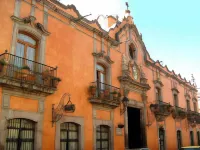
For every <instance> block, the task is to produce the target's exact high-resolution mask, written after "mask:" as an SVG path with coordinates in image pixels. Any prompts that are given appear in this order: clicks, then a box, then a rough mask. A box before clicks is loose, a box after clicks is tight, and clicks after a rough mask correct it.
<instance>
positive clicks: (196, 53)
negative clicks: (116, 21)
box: [128, 0, 200, 87]
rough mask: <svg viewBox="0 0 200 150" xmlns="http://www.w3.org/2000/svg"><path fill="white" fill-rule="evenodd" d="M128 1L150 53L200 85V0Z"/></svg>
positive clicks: (155, 58)
mask: <svg viewBox="0 0 200 150" xmlns="http://www.w3.org/2000/svg"><path fill="white" fill-rule="evenodd" d="M128 2H129V6H130V10H131V14H132V16H133V18H134V22H135V24H136V25H137V27H138V29H139V31H140V32H141V33H142V35H143V40H144V42H145V45H146V47H147V50H148V51H149V53H150V55H151V57H152V58H153V59H154V60H157V59H158V60H161V61H163V64H164V65H167V66H168V68H169V69H170V70H172V69H173V70H174V71H175V72H176V73H180V74H181V75H182V77H186V79H189V80H190V79H191V74H192V73H193V74H194V76H195V78H196V81H197V85H198V87H200V0H191V1H189V0H167V1H161V0H151V1H150V0H129V1H128Z"/></svg>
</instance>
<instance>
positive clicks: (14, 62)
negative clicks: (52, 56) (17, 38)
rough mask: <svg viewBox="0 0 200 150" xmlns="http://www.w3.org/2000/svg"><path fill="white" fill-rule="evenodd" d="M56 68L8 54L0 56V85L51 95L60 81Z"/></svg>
mask: <svg viewBox="0 0 200 150" xmlns="http://www.w3.org/2000/svg"><path fill="white" fill-rule="evenodd" d="M56 76H57V67H55V68H54V67H50V66H47V65H45V64H41V63H38V62H35V61H32V60H29V59H25V58H22V57H19V56H16V55H13V54H10V53H7V52H5V53H3V54H1V55H0V83H1V84H3V85H5V84H6V85H11V86H18V87H22V88H25V89H29V88H31V89H32V90H33V91H40V92H45V93H49V94H50V93H52V92H53V91H54V90H55V89H56V88H57V84H58V82H59V81H60V79H59V78H57V77H56Z"/></svg>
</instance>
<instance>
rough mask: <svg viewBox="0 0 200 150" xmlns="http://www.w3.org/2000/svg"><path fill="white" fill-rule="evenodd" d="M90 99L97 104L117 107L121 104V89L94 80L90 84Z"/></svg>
mask: <svg viewBox="0 0 200 150" xmlns="http://www.w3.org/2000/svg"><path fill="white" fill-rule="evenodd" d="M89 93H90V97H89V101H90V103H92V104H95V105H101V106H103V107H110V108H116V107H118V106H119V105H120V97H121V94H120V89H119V88H117V87H114V86H111V85H109V84H105V83H101V82H92V83H90V85H89Z"/></svg>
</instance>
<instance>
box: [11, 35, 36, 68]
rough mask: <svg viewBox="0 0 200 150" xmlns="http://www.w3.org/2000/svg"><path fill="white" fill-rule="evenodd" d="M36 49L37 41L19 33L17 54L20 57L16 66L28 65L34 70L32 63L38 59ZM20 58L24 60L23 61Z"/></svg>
mask: <svg viewBox="0 0 200 150" xmlns="http://www.w3.org/2000/svg"><path fill="white" fill-rule="evenodd" d="M36 47H37V42H36V40H34V39H33V38H32V37H30V36H28V35H26V34H23V33H19V34H18V40H17V46H16V52H15V54H16V56H19V58H18V59H16V60H15V64H16V65H18V66H19V67H22V66H24V65H27V66H29V67H30V68H31V69H32V68H33V62H32V61H35V59H36ZM20 57H22V58H24V59H21V58H20ZM26 59H28V60H26Z"/></svg>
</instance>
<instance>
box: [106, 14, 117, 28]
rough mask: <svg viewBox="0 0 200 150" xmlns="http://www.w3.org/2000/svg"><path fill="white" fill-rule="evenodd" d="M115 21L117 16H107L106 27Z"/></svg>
mask: <svg viewBox="0 0 200 150" xmlns="http://www.w3.org/2000/svg"><path fill="white" fill-rule="evenodd" d="M116 22H117V18H115V17H113V16H108V27H109V28H110V27H111V26H112V25H113V24H115V23H116Z"/></svg>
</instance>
